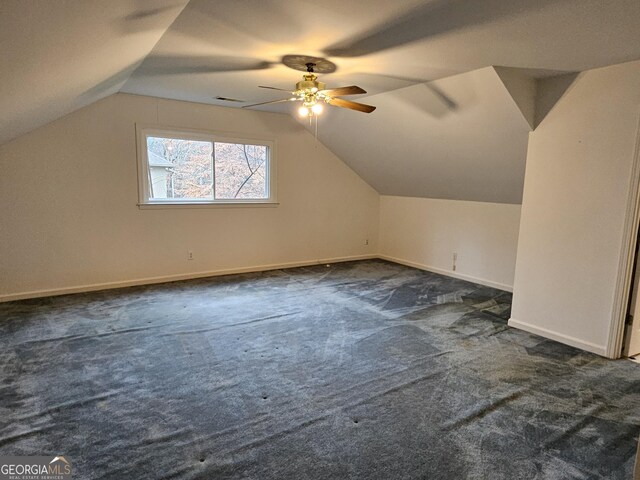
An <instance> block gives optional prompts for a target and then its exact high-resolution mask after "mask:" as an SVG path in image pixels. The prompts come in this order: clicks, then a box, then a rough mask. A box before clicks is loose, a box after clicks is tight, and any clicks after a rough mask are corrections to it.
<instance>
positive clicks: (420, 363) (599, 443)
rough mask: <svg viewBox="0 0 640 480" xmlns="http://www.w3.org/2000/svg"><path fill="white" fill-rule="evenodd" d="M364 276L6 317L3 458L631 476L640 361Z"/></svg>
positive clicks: (490, 303) (385, 274) (303, 278)
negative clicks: (607, 355)
mask: <svg viewBox="0 0 640 480" xmlns="http://www.w3.org/2000/svg"><path fill="white" fill-rule="evenodd" d="M510 302H511V295H510V294H508V293H506V292H502V291H499V290H494V289H491V288H487V287H483V286H480V285H475V284H472V283H468V282H464V281H461V280H456V279H452V278H448V277H444V276H440V275H436V274H432V273H428V272H423V271H419V270H415V269H411V268H408V267H404V266H399V265H395V264H392V263H388V262H383V261H377V260H372V261H362V262H352V263H345V264H339V265H334V266H331V267H325V266H317V267H310V268H298V269H290V270H278V271H272V272H266V273H257V274H246V275H234V276H227V277H218V278H213V279H205V280H196V281H187V282H179V283H171V284H164V285H156V286H148V287H136V288H129V289H122V290H112V291H105V292H96V293H89V294H80V295H68V296H64V297H54V298H46V299H39V300H30V301H21V302H13V303H7V304H0V339H1V341H2V350H1V352H0V371H1V372H2V376H1V379H0V382H1V383H0V454H2V455H8V454H16V455H35V454H38V455H45V454H61V455H64V456H65V457H66V458H67V459H68V460H70V461H71V463H72V464H73V466H74V469H75V472H76V474H75V477H74V478H81V479H103V478H104V479H137V480H140V479H160V478H162V479H169V478H176V479H256V480H258V479H259V480H269V479H295V480H302V479H356V478H357V479H385V480H388V479H393V480H396V479H447V480H452V479H491V480H496V479H509V480H514V479H538V480H542V479H549V480H566V479H600V478H603V479H620V480H622V479H624V480H629V479H630V478H632V472H633V464H634V457H635V452H636V445H637V443H636V439H637V437H638V433H639V432H640V365H637V364H634V363H632V362H629V361H626V360H620V361H608V360H605V359H602V358H599V357H597V356H595V355H592V354H588V353H583V352H581V351H579V350H576V349H573V348H570V347H566V346H563V345H560V344H558V343H555V342H552V341H548V340H544V339H542V338H540V337H536V336H534V335H530V334H528V333H525V332H522V331H518V330H514V329H511V328H508V327H507V319H508V317H509V309H510Z"/></svg>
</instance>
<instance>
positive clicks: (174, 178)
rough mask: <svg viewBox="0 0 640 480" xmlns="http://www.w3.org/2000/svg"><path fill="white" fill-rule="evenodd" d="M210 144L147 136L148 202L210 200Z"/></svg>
mask: <svg viewBox="0 0 640 480" xmlns="http://www.w3.org/2000/svg"><path fill="white" fill-rule="evenodd" d="M212 151H213V148H212V144H211V142H203V141H195V140H180V139H175V138H161V137H147V158H148V159H149V199H150V200H153V199H167V198H173V199H177V200H180V199H183V200H201V199H204V200H211V199H213V188H212V187H213V159H212V157H211V154H212Z"/></svg>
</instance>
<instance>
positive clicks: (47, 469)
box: [0, 456, 72, 480]
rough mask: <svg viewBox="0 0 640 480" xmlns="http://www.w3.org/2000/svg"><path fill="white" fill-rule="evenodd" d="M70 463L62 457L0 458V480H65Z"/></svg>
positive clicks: (69, 469)
mask: <svg viewBox="0 0 640 480" xmlns="http://www.w3.org/2000/svg"><path fill="white" fill-rule="evenodd" d="M71 471H72V469H71V462H69V460H67V459H66V458H64V457H63V456H55V457H42V456H37V457H35V456H34V457H9V456H7V457H5V456H0V480H67V479H70V478H71Z"/></svg>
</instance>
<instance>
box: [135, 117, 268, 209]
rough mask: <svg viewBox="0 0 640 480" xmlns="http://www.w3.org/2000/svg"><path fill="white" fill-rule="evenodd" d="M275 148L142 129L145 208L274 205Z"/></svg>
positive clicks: (140, 169) (141, 182)
mask: <svg viewBox="0 0 640 480" xmlns="http://www.w3.org/2000/svg"><path fill="white" fill-rule="evenodd" d="M272 157H273V143H272V142H269V141H264V140H253V139H251V140H250V139H238V138H230V137H226V136H222V135H217V134H210V133H203V132H194V131H188V130H165V129H160V128H153V127H150V128H146V127H140V126H138V174H139V186H140V205H197V204H200V205H210V204H268V203H271V204H273V203H275V201H276V200H275V185H274V174H273V172H274V161H273V158H272Z"/></svg>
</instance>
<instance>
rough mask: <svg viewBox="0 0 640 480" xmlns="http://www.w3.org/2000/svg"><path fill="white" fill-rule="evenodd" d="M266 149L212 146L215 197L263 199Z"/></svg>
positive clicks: (232, 145)
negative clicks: (214, 169) (214, 160)
mask: <svg viewBox="0 0 640 480" xmlns="http://www.w3.org/2000/svg"><path fill="white" fill-rule="evenodd" d="M268 158H269V154H268V147H266V146H264V145H242V144H239V143H219V142H216V143H215V159H216V162H215V165H216V167H215V168H216V189H215V192H216V198H217V199H233V198H244V199H265V198H269V192H268V190H267V180H266V177H267V175H266V171H267V161H268Z"/></svg>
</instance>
